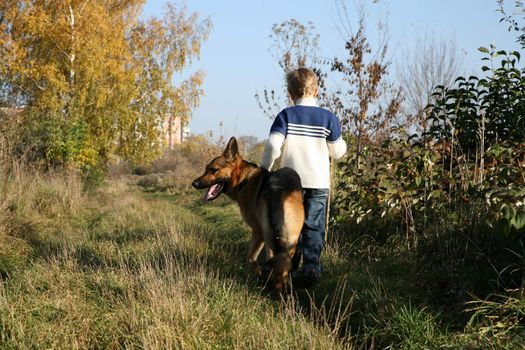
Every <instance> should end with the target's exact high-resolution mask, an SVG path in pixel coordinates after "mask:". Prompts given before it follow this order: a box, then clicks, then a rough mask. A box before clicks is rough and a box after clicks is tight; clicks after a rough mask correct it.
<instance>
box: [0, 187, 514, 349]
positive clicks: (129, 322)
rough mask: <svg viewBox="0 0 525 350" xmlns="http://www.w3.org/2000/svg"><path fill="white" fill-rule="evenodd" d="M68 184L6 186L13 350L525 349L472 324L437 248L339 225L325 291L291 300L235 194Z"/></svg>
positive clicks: (1, 243) (7, 308)
mask: <svg viewBox="0 0 525 350" xmlns="http://www.w3.org/2000/svg"><path fill="white" fill-rule="evenodd" d="M61 179H62V180H58V179H55V180H53V179H52V178H49V177H45V178H38V179H35V178H19V179H18V180H17V181H14V182H13V181H7V180H6V181H4V182H3V184H2V187H1V189H2V192H3V193H4V194H5V196H4V197H3V199H2V200H1V202H0V204H1V205H2V207H3V208H4V211H3V214H2V215H1V216H0V229H1V234H0V277H1V283H0V348H2V349H4V348H5V349H20V348H21V349H24V348H67V349H70V348H79V349H85V348H97V349H101V348H108V349H119V348H132V349H133V348H148V349H157V348H163V349H164V348H180V349H343V348H395V349H434V348H443V347H444V348H466V349H469V348H471V349H476V348H480V347H481V348H485V347H491V348H520V346H521V345H520V344H521V343H522V342H521V341H522V340H523V339H524V338H523V336H522V335H521V333H520V332H519V331H520V329H521V328H520V327H519V326H516V327H515V328H514V331H512V332H508V333H506V334H503V335H502V333H501V332H500V333H499V335H498V336H494V334H492V333H491V332H492V331H493V330H494V329H495V328H494V327H492V328H491V327H490V326H488V327H485V328H480V327H479V326H476V325H475V323H471V324H467V321H468V319H469V317H470V314H467V313H465V312H464V310H465V308H466V307H465V305H464V304H462V303H461V302H456V303H454V302H453V301H454V300H456V299H457V300H462V299H461V296H459V295H455V294H454V293H459V292H458V291H456V290H454V289H452V287H454V283H453V281H445V279H444V277H442V276H440V275H439V273H438V272H437V271H438V270H436V269H432V268H429V269H424V267H425V266H424V265H422V262H424V261H426V262H427V263H428V261H431V260H429V259H428V258H426V259H422V258H421V255H422V254H423V255H424V252H425V250H424V249H426V248H422V250H421V251H419V252H417V251H416V252H415V251H408V250H407V249H404V248H402V247H403V244H402V243H400V242H395V241H392V242H387V243H388V244H383V245H381V244H377V243H376V242H374V241H373V240H372V238H371V237H369V236H363V235H361V236H360V235H358V234H356V233H355V232H352V231H348V230H346V231H345V230H343V229H339V230H338V231H335V232H331V236H330V239H329V242H328V244H327V247H326V250H325V252H324V253H323V258H322V259H323V264H324V267H325V274H324V276H323V280H322V281H321V283H320V284H319V285H317V286H316V287H314V288H310V289H307V290H306V289H300V288H299V289H294V291H293V293H291V294H290V295H289V296H288V298H287V300H284V301H279V300H275V299H274V298H272V295H271V293H269V292H268V291H265V290H263V289H262V288H261V286H260V284H259V282H258V281H257V279H256V278H255V276H253V275H252V273H251V271H250V270H249V269H248V268H247V267H246V265H245V264H244V256H245V253H246V250H247V247H248V242H249V237H250V236H249V230H248V228H247V227H246V226H245V225H244V224H243V223H242V222H241V218H240V215H239V213H238V208H237V207H236V206H235V205H234V204H233V203H231V202H230V201H229V200H228V199H227V198H219V199H218V200H216V201H214V202H213V203H212V204H203V203H201V201H200V197H199V196H200V194H199V193H197V192H196V191H186V190H181V191H179V192H178V193H176V194H167V193H161V192H147V191H144V190H142V189H140V188H138V187H136V186H135V185H133V184H130V183H126V182H123V181H111V182H109V184H108V185H107V186H105V187H103V188H102V189H100V190H98V191H97V192H95V193H84V192H82V191H81V189H80V188H79V187H76V186H77V185H76V182H75V181H76V180H75V179H74V178H71V179H69V180H68V179H67V178H65V179H64V177H62V178H61ZM15 185H16V186H15ZM426 271H428V274H426V273H425V272H426ZM447 276H448V275H447ZM444 282H447V283H445V284H444V285H443V286H441V283H444ZM440 288H441V289H440ZM449 288H450V291H449V290H448V289H449ZM446 293H450V295H448V294H446ZM516 300H517V301H518V302H517V303H514V304H513V307H515V308H516V307H519V305H520V304H519V300H522V299H519V298H518V299H516ZM451 301H452V303H451ZM516 330H517V331H516Z"/></svg>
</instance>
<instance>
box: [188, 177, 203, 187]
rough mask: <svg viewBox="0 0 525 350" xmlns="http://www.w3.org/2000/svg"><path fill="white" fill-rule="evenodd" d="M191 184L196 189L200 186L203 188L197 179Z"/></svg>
mask: <svg viewBox="0 0 525 350" xmlns="http://www.w3.org/2000/svg"><path fill="white" fill-rule="evenodd" d="M191 185H192V186H193V187H194V188H197V189H200V188H203V186H202V184H201V182H200V181H199V179H196V180H194V181H193V182H192V183H191Z"/></svg>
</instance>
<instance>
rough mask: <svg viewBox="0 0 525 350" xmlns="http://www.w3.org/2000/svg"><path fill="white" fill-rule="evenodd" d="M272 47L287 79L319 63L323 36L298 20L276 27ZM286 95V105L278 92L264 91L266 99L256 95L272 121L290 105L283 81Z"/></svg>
mask: <svg viewBox="0 0 525 350" xmlns="http://www.w3.org/2000/svg"><path fill="white" fill-rule="evenodd" d="M270 39H272V46H271V47H270V52H271V53H272V56H273V58H274V59H275V60H276V62H277V64H278V65H279V67H280V68H281V69H282V70H283V77H284V76H286V74H287V73H288V72H290V71H291V70H293V69H296V68H299V67H311V66H313V65H314V63H315V62H316V59H317V51H318V50H319V34H317V33H316V32H315V25H314V24H313V22H308V23H307V24H306V25H304V24H302V23H301V22H299V21H297V20H296V19H293V18H292V19H289V20H286V21H283V22H281V23H276V24H274V25H273V26H272V33H271V34H270ZM282 91H283V93H284V96H286V102H284V101H283V100H282V99H281V98H280V97H279V96H278V95H276V93H275V90H273V89H272V90H268V89H266V88H265V89H264V90H263V97H261V96H260V95H259V94H255V99H256V101H257V103H258V105H259V107H260V108H261V110H262V111H263V112H264V114H266V115H267V116H268V117H269V118H274V117H275V116H276V115H277V113H279V112H280V111H281V110H282V109H283V108H284V107H286V106H287V105H290V104H291V103H292V101H290V100H289V96H288V90H287V89H286V83H285V82H284V79H283V84H282Z"/></svg>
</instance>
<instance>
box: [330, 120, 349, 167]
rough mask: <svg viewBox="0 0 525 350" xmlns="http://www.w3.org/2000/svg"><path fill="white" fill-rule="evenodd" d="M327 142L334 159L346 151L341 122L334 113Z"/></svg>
mask: <svg viewBox="0 0 525 350" xmlns="http://www.w3.org/2000/svg"><path fill="white" fill-rule="evenodd" d="M326 142H327V145H328V153H329V154H330V157H332V158H333V159H339V158H341V157H342V156H343V155H344V154H345V153H346V142H345V140H343V137H342V133H341V124H340V123H339V119H337V117H336V116H335V115H334V114H332V120H331V125H330V134H328V136H327V137H326Z"/></svg>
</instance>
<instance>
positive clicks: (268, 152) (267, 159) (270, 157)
mask: <svg viewBox="0 0 525 350" xmlns="http://www.w3.org/2000/svg"><path fill="white" fill-rule="evenodd" d="M283 143H284V136H283V135H281V134H278V133H273V132H272V133H271V134H270V138H269V139H268V143H267V144H266V147H265V148H264V156H263V160H262V163H261V167H262V168H264V169H266V170H270V169H271V168H272V166H273V163H274V162H275V160H276V159H277V158H279V156H280V155H281V147H282V145H283Z"/></svg>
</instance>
